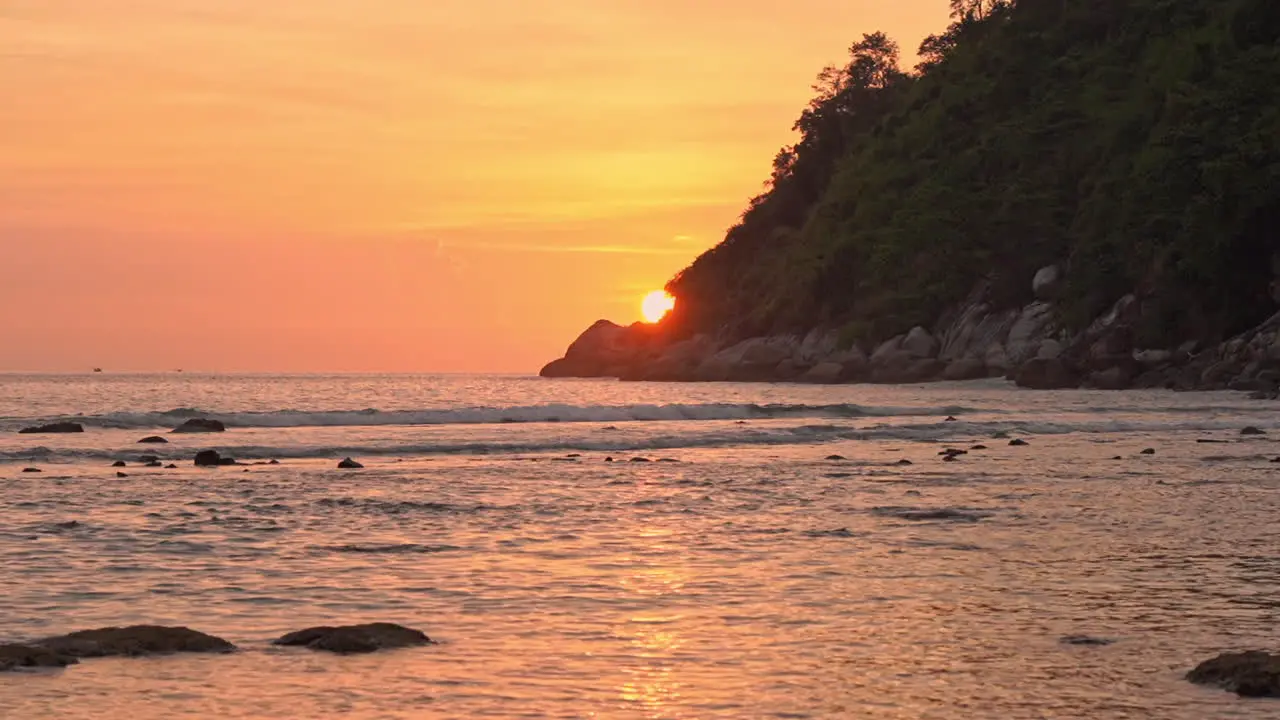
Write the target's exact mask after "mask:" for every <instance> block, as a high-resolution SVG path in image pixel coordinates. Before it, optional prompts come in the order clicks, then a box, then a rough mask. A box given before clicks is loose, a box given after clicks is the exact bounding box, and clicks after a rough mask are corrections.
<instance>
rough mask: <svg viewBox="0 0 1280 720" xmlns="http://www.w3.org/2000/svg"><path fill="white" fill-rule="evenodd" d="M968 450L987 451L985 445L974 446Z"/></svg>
mask: <svg viewBox="0 0 1280 720" xmlns="http://www.w3.org/2000/svg"><path fill="white" fill-rule="evenodd" d="M969 449H970V450H986V449H987V446H986V445H974V446H973V447H971V448H969Z"/></svg>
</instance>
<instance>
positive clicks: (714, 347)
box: [540, 266, 1280, 398]
mask: <svg viewBox="0 0 1280 720" xmlns="http://www.w3.org/2000/svg"><path fill="white" fill-rule="evenodd" d="M1064 280H1065V279H1064V276H1063V272H1062V270H1061V269H1060V268H1059V267H1058V266H1049V267H1045V268H1042V269H1041V270H1040V271H1039V272H1037V273H1036V274H1035V276H1034V279H1033V280H1032V291H1033V293H1034V298H1035V300H1034V301H1033V302H1031V303H1029V304H1027V305H1025V306H1023V307H1021V308H1012V309H998V308H995V307H993V305H992V303H991V302H990V300H989V291H988V288H987V287H986V285H985V284H980V285H979V286H978V287H976V288H975V289H974V291H973V292H972V293H971V294H970V296H969V298H968V299H967V300H966V301H965V302H963V303H962V304H960V305H958V306H956V307H953V308H951V309H950V310H949V311H948V312H946V313H944V314H943V316H942V317H940V318H939V319H938V320H937V322H935V323H934V324H933V326H932V327H921V326H917V327H914V328H912V329H911V330H910V331H908V332H906V333H902V334H900V335H897V336H895V337H892V338H889V339H887V340H884V341H882V342H880V343H878V344H875V345H874V346H867V347H864V346H861V345H860V344H859V343H857V342H856V341H844V340H842V332H841V331H840V329H838V328H831V327H815V328H811V329H809V330H808V331H807V332H805V333H802V334H801V333H795V334H779V335H768V336H761V337H750V338H736V337H718V336H714V335H710V334H700V335H696V336H693V337H688V338H680V339H674V338H671V337H670V336H669V334H668V333H667V331H666V330H667V329H666V328H665V327H664V326H663V323H657V324H645V323H636V324H634V325H630V326H621V325H617V324H615V323H613V322H610V321H608V320H600V321H597V322H596V323H595V324H593V325H592V326H591V327H589V328H588V329H587V330H586V331H584V332H583V333H582V334H581V335H580V336H579V337H578V338H577V339H576V340H575V341H574V342H573V343H572V344H571V345H570V346H569V348H568V350H567V351H566V352H565V355H564V357H562V358H560V359H557V360H554V361H552V362H551V363H549V364H547V365H546V366H545V367H543V368H542V370H541V372H540V375H542V376H543V377H549V378H567V377H580V378H591V377H601V378H607V377H613V378H619V379H621V380H628V381H656V382H800V383H814V384H840V383H878V384H910V383H923V382H936V381H962V380H975V379H980V378H1007V379H1009V380H1012V381H1014V382H1015V383H1016V384H1017V385H1019V386H1021V387H1025V388H1031V389H1040V390H1052V389H1066V388H1096V389H1105V390H1125V389H1133V388H1168V389H1176V390H1226V389H1230V390H1239V391H1247V392H1251V393H1253V394H1254V395H1255V396H1257V397H1259V398H1275V397H1277V395H1278V394H1280V393H1278V391H1280V313H1276V314H1274V315H1272V316H1271V317H1270V318H1269V319H1268V320H1266V321H1265V322H1263V323H1261V324H1260V325H1258V326H1256V327H1254V328H1252V329H1250V330H1248V331H1246V332H1244V333H1241V334H1239V335H1236V336H1235V337H1232V338H1229V339H1227V340H1225V341H1222V342H1213V341H1207V340H1205V339H1202V338H1187V339H1185V340H1184V341H1183V342H1181V343H1180V344H1178V345H1177V346H1175V347H1143V346H1141V345H1140V343H1139V342H1138V341H1137V337H1138V336H1139V332H1138V331H1139V328H1141V327H1143V326H1144V324H1147V323H1149V322H1150V321H1151V318H1150V317H1148V315H1149V314H1150V313H1151V312H1152V310H1151V303H1147V302H1144V300H1145V298H1144V297H1142V296H1141V295H1140V294H1138V293H1131V294H1128V295H1125V296H1123V297H1121V298H1120V299H1119V300H1118V301H1116V302H1115V303H1114V304H1113V305H1112V306H1111V307H1110V308H1109V309H1108V310H1107V311H1106V312H1105V313H1103V314H1102V315H1100V316H1099V317H1097V318H1096V319H1094V320H1093V322H1092V323H1090V324H1089V325H1088V326H1087V327H1086V328H1085V329H1084V330H1083V331H1079V332H1074V333H1073V332H1070V331H1068V330H1066V329H1064V328H1063V327H1062V326H1061V325H1060V323H1059V322H1058V320H1057V317H1058V314H1057V312H1056V310H1057V307H1056V301H1057V300H1058V299H1059V298H1060V297H1061V294H1062V291H1063V287H1064ZM1276 300H1277V302H1280V297H1278V298H1276Z"/></svg>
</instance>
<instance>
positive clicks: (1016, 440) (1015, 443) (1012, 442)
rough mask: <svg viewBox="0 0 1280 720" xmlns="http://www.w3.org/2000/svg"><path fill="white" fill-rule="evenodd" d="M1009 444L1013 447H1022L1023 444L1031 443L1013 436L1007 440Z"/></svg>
mask: <svg viewBox="0 0 1280 720" xmlns="http://www.w3.org/2000/svg"><path fill="white" fill-rule="evenodd" d="M1009 444H1010V445H1012V446H1014V447H1023V446H1024V445H1030V444H1031V443H1029V442H1027V441H1026V440H1023V439H1022V438H1014V439H1012V440H1010V441H1009Z"/></svg>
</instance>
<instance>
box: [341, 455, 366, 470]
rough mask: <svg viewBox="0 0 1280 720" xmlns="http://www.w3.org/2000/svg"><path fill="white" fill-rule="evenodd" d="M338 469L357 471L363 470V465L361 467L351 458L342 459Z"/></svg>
mask: <svg viewBox="0 0 1280 720" xmlns="http://www.w3.org/2000/svg"><path fill="white" fill-rule="evenodd" d="M338 467H339V468H341V469H343V470H359V469H361V468H363V467H364V465H361V464H360V463H358V462H356V461H355V460H352V459H351V458H343V459H342V462H340V463H338Z"/></svg>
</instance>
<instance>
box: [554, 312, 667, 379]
mask: <svg viewBox="0 0 1280 720" xmlns="http://www.w3.org/2000/svg"><path fill="white" fill-rule="evenodd" d="M655 332H656V331H655V330H654V329H653V327H652V326H643V325H642V324H641V323H635V324H633V325H630V326H628V327H623V326H621V325H618V324H616V323H612V322H609V321H608V320H597V321H596V322H595V323H594V324H593V325H592V326H591V327H589V328H587V329H586V330H584V331H583V332H582V334H581V335H579V336H578V337H577V339H576V340H574V341H573V343H571V344H570V345H569V348H568V349H567V350H565V353H564V357H563V358H561V359H560V360H554V361H552V362H550V363H548V364H547V365H546V366H545V367H543V368H542V371H541V372H540V373H539V374H540V375H541V376H542V377H606V376H610V375H616V374H620V373H621V372H622V371H625V370H626V369H627V368H629V367H630V366H632V365H633V364H635V362H636V361H637V360H638V358H639V356H640V355H641V354H643V353H644V352H646V351H648V350H649V349H650V346H651V344H652V342H653V340H654V337H655Z"/></svg>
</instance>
